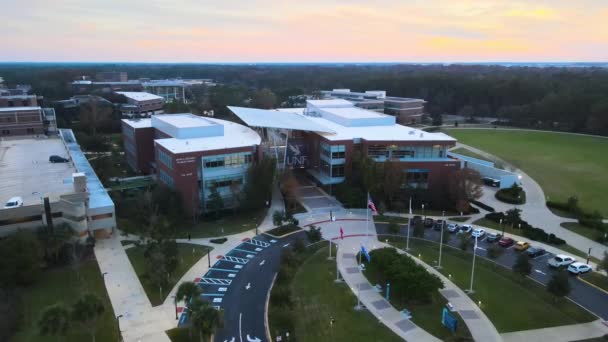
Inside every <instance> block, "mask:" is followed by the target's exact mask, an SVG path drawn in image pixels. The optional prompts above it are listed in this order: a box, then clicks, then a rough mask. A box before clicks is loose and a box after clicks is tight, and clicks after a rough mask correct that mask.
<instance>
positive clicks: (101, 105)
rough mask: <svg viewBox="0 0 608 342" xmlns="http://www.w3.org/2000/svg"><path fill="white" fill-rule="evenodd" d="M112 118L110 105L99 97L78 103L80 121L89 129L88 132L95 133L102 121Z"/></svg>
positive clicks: (94, 134)
mask: <svg viewBox="0 0 608 342" xmlns="http://www.w3.org/2000/svg"><path fill="white" fill-rule="evenodd" d="M110 120H112V106H111V105H110V104H106V103H105V102H103V101H101V100H100V99H97V98H96V99H91V100H90V101H88V102H87V103H84V104H82V105H80V122H81V124H82V127H87V128H88V129H89V134H90V135H92V136H96V135H97V129H98V128H99V127H100V125H101V124H102V123H103V122H106V121H110Z"/></svg>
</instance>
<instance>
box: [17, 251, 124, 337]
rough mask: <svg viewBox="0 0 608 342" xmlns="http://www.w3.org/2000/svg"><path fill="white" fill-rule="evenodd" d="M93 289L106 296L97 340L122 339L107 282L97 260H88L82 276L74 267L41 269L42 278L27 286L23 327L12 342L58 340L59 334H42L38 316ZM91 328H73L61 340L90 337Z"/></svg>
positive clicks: (81, 270)
mask: <svg viewBox="0 0 608 342" xmlns="http://www.w3.org/2000/svg"><path fill="white" fill-rule="evenodd" d="M86 292H90V293H93V294H96V295H97V296H99V297H100V298H101V299H102V300H103V304H104V307H105V312H104V313H103V315H102V317H101V319H99V321H98V322H97V334H96V338H97V341H118V332H117V329H118V328H117V326H116V320H115V318H114V313H113V311H112V304H111V303H110V300H109V298H108V295H107V293H106V289H105V285H104V283H103V279H102V276H101V273H100V272H99V267H98V266H97V261H95V260H91V261H86V262H84V263H83V264H82V267H81V269H80V279H77V277H76V272H75V271H74V270H73V269H72V268H69V267H67V268H62V269H57V270H51V271H42V272H40V279H38V281H37V282H36V284H34V285H33V286H30V287H27V288H24V289H23V292H22V298H23V307H22V308H23V320H22V322H21V325H20V328H19V330H18V332H17V334H16V335H15V336H13V338H12V339H11V342H29V341H40V342H47V341H48V342H54V341H58V339H57V338H56V337H48V336H40V335H39V334H38V326H37V323H38V318H39V317H40V314H41V312H42V310H44V308H45V307H47V306H49V305H52V304H55V303H58V302H63V303H65V304H66V305H68V306H70V305H72V304H74V302H76V301H77V300H78V298H79V295H80V294H83V293H86ZM90 340H91V337H90V334H89V331H88V330H87V331H83V330H78V329H77V328H74V329H73V332H72V333H70V334H68V335H67V336H66V337H65V338H63V337H62V338H61V341H66V342H80V341H90Z"/></svg>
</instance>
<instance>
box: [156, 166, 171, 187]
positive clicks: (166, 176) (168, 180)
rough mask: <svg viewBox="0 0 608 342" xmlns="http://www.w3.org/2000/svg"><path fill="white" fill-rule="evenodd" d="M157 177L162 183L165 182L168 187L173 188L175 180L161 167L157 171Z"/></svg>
mask: <svg viewBox="0 0 608 342" xmlns="http://www.w3.org/2000/svg"><path fill="white" fill-rule="evenodd" d="M158 178H160V180H161V181H162V182H163V183H165V184H166V185H167V186H168V187H170V188H175V180H174V179H173V177H171V175H170V174H168V173H166V172H165V171H163V169H160V170H159V172H158Z"/></svg>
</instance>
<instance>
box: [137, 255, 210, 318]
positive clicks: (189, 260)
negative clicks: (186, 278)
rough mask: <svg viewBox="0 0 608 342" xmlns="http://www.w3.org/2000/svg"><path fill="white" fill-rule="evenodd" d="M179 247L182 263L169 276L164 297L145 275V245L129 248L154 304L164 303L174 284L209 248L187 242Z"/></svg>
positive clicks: (147, 293)
mask: <svg viewBox="0 0 608 342" xmlns="http://www.w3.org/2000/svg"><path fill="white" fill-rule="evenodd" d="M177 247H178V250H179V259H180V263H179V265H178V266H177V269H176V270H175V271H174V272H173V274H171V276H170V277H169V286H167V288H166V289H163V290H162V297H161V293H160V289H159V288H158V286H156V285H155V284H152V283H151V282H149V281H148V279H147V278H146V276H145V273H146V262H145V256H144V247H143V246H136V247H132V248H129V249H127V256H128V257H129V260H130V261H131V265H133V268H134V269H135V273H136V274H137V277H139V280H140V281H141V284H142V286H143V287H144V290H145V291H146V295H148V299H149V300H150V302H151V303H152V306H156V305H159V304H162V303H163V302H164V301H165V298H166V297H167V294H168V293H169V291H171V289H172V288H173V286H175V284H176V283H177V282H178V281H179V280H180V279H181V277H182V276H183V275H184V274H185V273H186V272H187V271H188V270H189V269H190V267H192V265H194V264H195V263H196V262H197V261H199V260H200V258H202V257H203V256H205V255H207V251H208V249H209V247H207V246H200V245H193V244H187V243H178V244H177Z"/></svg>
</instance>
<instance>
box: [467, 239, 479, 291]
mask: <svg viewBox="0 0 608 342" xmlns="http://www.w3.org/2000/svg"><path fill="white" fill-rule="evenodd" d="M476 255H477V236H476V237H475V246H473V266H472V267H471V285H470V286H469V293H473V277H474V276H475V256H476Z"/></svg>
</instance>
